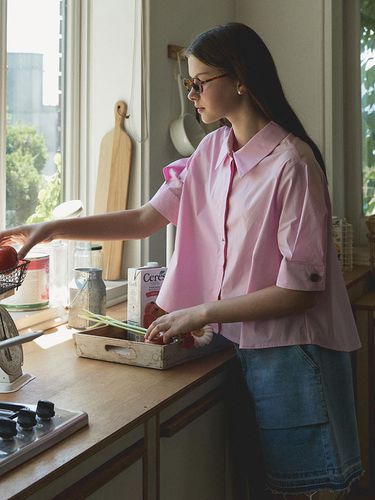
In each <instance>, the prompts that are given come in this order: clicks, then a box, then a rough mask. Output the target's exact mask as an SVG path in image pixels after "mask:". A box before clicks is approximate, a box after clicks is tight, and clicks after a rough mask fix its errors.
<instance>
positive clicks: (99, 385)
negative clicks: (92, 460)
mask: <svg viewBox="0 0 375 500" xmlns="http://www.w3.org/2000/svg"><path fill="white" fill-rule="evenodd" d="M124 309H125V306H124V305H123V304H122V305H121V304H119V305H118V306H114V307H113V308H111V310H110V312H109V313H110V314H111V316H114V317H117V318H124V315H125V311H124ZM71 337H72V330H68V329H67V328H66V327H65V326H61V327H58V328H56V329H55V330H53V331H49V332H47V333H46V334H45V335H44V336H43V337H40V338H39V339H36V340H35V341H33V342H29V343H27V344H24V347H23V349H24V357H25V362H24V366H23V371H24V373H31V374H33V375H35V377H36V378H35V379H34V380H33V381H31V382H30V383H28V384H27V385H26V386H24V387H22V388H21V389H20V390H19V391H17V392H15V393H10V394H0V399H1V400H2V401H14V402H20V403H29V404H36V403H37V401H38V400H39V399H47V400H51V401H53V402H54V403H55V405H56V406H57V407H59V408H66V409H72V410H82V411H85V412H86V413H87V414H88V416H89V426H88V427H85V428H84V429H81V430H80V431H78V432H76V433H75V434H73V435H72V436H70V437H68V438H66V439H64V440H63V441H61V442H60V443H58V444H57V445H55V446H53V447H52V448H50V449H49V450H47V451H45V452H43V453H41V454H40V455H37V456H36V457H35V458H33V459H31V460H30V461H29V462H26V463H25V464H23V465H21V466H19V467H18V468H16V469H14V470H13V471H10V472H8V473H7V474H5V475H4V476H2V477H1V478H0V498H10V497H13V496H15V495H20V497H19V498H25V496H24V494H25V492H26V491H27V494H28V495H29V494H31V493H32V492H34V491H36V490H37V489H38V488H40V487H41V486H42V485H43V484H46V483H48V482H50V481H52V480H53V479H55V478H56V477H58V476H60V475H61V474H63V473H64V472H66V471H67V470H70V469H71V468H72V467H73V466H74V465H76V464H78V463H80V462H81V461H83V460H84V459H85V458H87V457H89V456H91V455H92V454H93V453H95V452H97V451H99V450H100V449H102V448H103V447H105V446H106V445H108V444H110V443H112V442H113V441H115V440H116V439H118V438H120V437H121V436H122V435H124V434H125V433H126V432H128V431H129V430H131V429H133V428H134V427H136V426H137V425H139V424H140V423H142V422H143V421H145V420H146V419H147V418H148V417H150V416H151V415H153V414H155V413H156V412H157V411H159V410H160V409H161V408H163V407H165V406H166V405H167V404H168V403H170V402H172V401H173V400H175V399H177V398H178V397H179V396H181V395H182V394H184V393H185V392H187V391H188V390H189V389H190V388H192V387H194V386H197V385H199V384H200V383H202V382H203V381H204V380H207V379H209V378H210V377H212V376H213V375H215V374H216V373H218V372H220V371H221V370H222V369H223V368H224V366H225V365H226V364H227V363H228V362H229V361H230V360H231V359H232V358H233V351H232V350H231V349H229V350H226V351H221V352H219V353H215V354H213V355H210V356H207V357H205V358H202V359H198V360H194V361H191V362H188V363H185V364H183V365H180V366H177V367H174V368H171V369H169V370H164V371H159V370H154V369H149V368H141V367H132V366H128V365H121V364H116V363H108V362H105V361H96V360H91V359H85V358H79V357H77V356H76V354H75V348H74V343H73V340H72V338H71ZM4 494H5V496H3V495H4Z"/></svg>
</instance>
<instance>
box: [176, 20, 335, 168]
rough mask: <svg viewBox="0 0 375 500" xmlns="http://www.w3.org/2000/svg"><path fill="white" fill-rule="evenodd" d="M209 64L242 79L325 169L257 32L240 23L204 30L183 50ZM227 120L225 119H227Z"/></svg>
mask: <svg viewBox="0 0 375 500" xmlns="http://www.w3.org/2000/svg"><path fill="white" fill-rule="evenodd" d="M185 54H186V55H187V56H188V55H190V54H191V55H193V56H195V57H196V58H197V59H199V60H200V61H202V62H203V63H205V64H207V65H209V66H215V67H217V68H220V69H221V70H223V71H224V72H225V73H229V75H231V76H232V77H233V78H236V79H238V80H239V81H240V82H241V83H243V84H244V85H245V86H246V88H247V90H248V92H249V94H250V96H251V97H252V98H253V100H254V102H255V103H256V104H257V106H258V107H259V109H260V110H261V111H262V112H263V113H264V114H265V116H266V117H267V118H268V119H270V120H272V121H274V122H275V123H277V124H279V125H280V126H281V127H283V128H284V129H285V130H286V131H288V132H291V133H292V134H294V135H295V136H297V137H299V138H300V139H302V140H303V141H305V142H306V143H307V144H308V145H309V146H310V147H311V149H312V151H313V153H314V155H315V158H316V160H317V161H318V163H319V165H320V166H321V168H322V170H323V172H324V173H326V169H325V164H324V160H323V157H322V154H321V152H320V151H319V148H318V146H317V145H316V144H315V142H314V141H313V140H312V139H311V138H310V137H309V136H308V135H307V133H306V131H305V129H304V127H303V125H302V123H301V122H300V120H299V119H298V117H297V115H296V114H295V112H294V111H293V109H292V107H291V106H290V104H289V103H288V101H287V99H286V97H285V95H284V92H283V89H282V86H281V83H280V79H279V76H278V74H277V69H276V66H275V63H274V61H273V58H272V56H271V54H270V52H269V50H268V48H267V47H266V45H265V43H264V42H263V40H262V39H261V38H260V36H259V35H258V34H257V33H256V32H255V31H254V30H252V29H251V28H249V27H248V26H246V25H244V24H241V23H227V24H224V25H220V26H215V27H214V28H212V29H210V30H208V31H205V32H204V33H202V34H201V35H199V36H198V37H197V38H196V39H195V40H194V42H192V43H191V45H190V46H189V47H188V48H187V49H186V50H185ZM227 124H228V123H227Z"/></svg>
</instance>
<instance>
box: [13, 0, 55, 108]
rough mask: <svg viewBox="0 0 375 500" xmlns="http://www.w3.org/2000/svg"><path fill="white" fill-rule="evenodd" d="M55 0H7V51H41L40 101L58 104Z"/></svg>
mask: <svg viewBox="0 0 375 500" xmlns="http://www.w3.org/2000/svg"><path fill="white" fill-rule="evenodd" d="M59 3H60V2H59V0H8V2H7V10H8V15H7V18H8V24H7V51H8V52H27V53H37V54H43V104H44V105H52V106H56V105H57V104H58V74H59V58H58V53H59V38H58V34H59Z"/></svg>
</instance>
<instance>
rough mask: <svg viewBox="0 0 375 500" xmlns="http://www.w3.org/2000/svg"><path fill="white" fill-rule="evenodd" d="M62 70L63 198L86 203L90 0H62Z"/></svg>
mask: <svg viewBox="0 0 375 500" xmlns="http://www.w3.org/2000/svg"><path fill="white" fill-rule="evenodd" d="M63 6H64V9H65V16H66V18H65V22H64V35H66V34H68V36H65V37H64V38H63V41H64V63H63V64H64V71H65V80H64V83H63V98H62V101H61V105H62V125H61V126H62V137H61V140H62V157H63V193H62V198H63V201H65V200H71V199H77V198H79V199H81V200H82V202H83V205H84V207H86V206H87V199H88V192H87V184H88V183H87V177H88V173H87V156H88V151H87V141H86V136H87V124H88V120H87V97H86V98H83V97H84V96H85V92H84V90H85V89H86V88H87V81H88V65H87V62H88V54H87V49H88V46H89V44H88V36H89V23H88V19H89V15H90V14H89V7H90V2H89V0H82V1H80V2H76V1H74V0H64V1H63ZM6 64H7V0H0V117H2V119H0V228H5V220H6V217H5V215H6V191H5V190H6V186H5V181H6V118H5V117H6V99H7V88H6V87H7V83H6V82H7V68H6Z"/></svg>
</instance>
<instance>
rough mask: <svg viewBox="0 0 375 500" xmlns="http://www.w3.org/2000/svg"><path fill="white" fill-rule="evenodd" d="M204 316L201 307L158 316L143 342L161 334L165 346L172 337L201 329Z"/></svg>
mask: <svg viewBox="0 0 375 500" xmlns="http://www.w3.org/2000/svg"><path fill="white" fill-rule="evenodd" d="M204 316H205V314H204V307H203V305H202V306H195V307H189V308H188V309H180V310H179V311H174V312H171V313H169V314H165V315H164V316H160V318H157V319H156V320H155V321H153V322H152V323H151V325H150V326H149V327H148V329H147V332H146V335H145V340H146V342H147V341H151V340H153V339H154V338H155V337H156V338H157V337H159V336H160V334H163V342H164V344H167V343H168V342H169V341H170V340H171V338H172V337H176V336H179V335H182V334H184V333H187V332H191V331H193V330H199V329H200V328H202V327H203V326H204V325H205V324H206V322H205V319H204Z"/></svg>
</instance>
